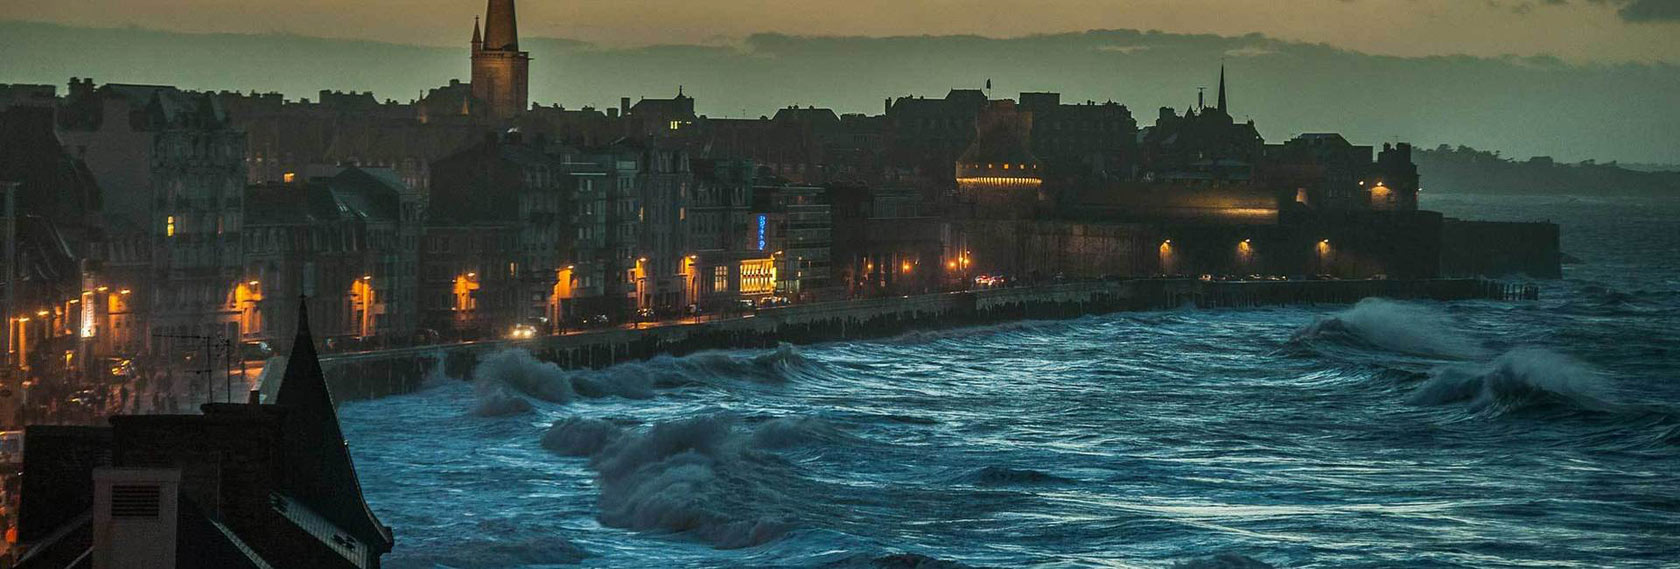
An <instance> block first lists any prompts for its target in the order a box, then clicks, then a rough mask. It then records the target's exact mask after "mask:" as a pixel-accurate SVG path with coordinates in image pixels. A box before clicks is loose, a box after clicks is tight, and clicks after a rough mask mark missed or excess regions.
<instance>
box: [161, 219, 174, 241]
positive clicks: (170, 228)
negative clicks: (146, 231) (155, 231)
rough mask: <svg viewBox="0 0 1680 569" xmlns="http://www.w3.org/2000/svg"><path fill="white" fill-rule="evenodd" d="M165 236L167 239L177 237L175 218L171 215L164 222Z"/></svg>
mask: <svg viewBox="0 0 1680 569" xmlns="http://www.w3.org/2000/svg"><path fill="white" fill-rule="evenodd" d="M163 235H164V236H165V237H174V236H175V216H173V215H171V216H169V217H167V218H164V221H163Z"/></svg>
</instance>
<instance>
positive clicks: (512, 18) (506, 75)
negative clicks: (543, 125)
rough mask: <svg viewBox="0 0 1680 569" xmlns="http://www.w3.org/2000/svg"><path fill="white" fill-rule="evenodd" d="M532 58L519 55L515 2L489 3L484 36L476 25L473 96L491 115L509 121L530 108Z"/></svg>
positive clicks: (495, 1)
mask: <svg viewBox="0 0 1680 569" xmlns="http://www.w3.org/2000/svg"><path fill="white" fill-rule="evenodd" d="M530 69H531V54H530V53H527V52H523V51H519V22H518V17H517V15H516V14H515V13H514V5H513V0H490V4H489V6H487V7H486V8H485V11H484V33H483V35H482V36H481V35H480V34H479V28H478V22H477V21H474V22H473V39H472V93H473V97H474V98H476V99H478V100H479V101H482V102H484V103H485V104H487V105H489V112H490V115H491V116H493V117H495V118H497V119H499V120H507V119H511V118H514V117H515V116H518V115H519V114H520V113H523V112H525V110H526V109H527V108H529V107H530V73H531V71H530Z"/></svg>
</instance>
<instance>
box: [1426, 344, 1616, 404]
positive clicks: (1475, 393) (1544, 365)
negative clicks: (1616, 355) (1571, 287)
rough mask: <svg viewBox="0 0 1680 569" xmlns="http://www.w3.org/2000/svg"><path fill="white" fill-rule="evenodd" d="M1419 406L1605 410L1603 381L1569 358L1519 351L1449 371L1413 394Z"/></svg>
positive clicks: (1439, 373)
mask: <svg viewBox="0 0 1680 569" xmlns="http://www.w3.org/2000/svg"><path fill="white" fill-rule="evenodd" d="M1412 401H1413V402H1414V403H1418V404H1422V405H1444V404H1451V403H1465V404H1467V405H1469V406H1470V407H1471V408H1472V409H1475V410H1478V411H1480V410H1484V409H1492V410H1496V411H1503V410H1511V409H1520V408H1525V407H1530V406H1534V405H1543V404H1546V403H1559V404H1564V405H1569V406H1573V407H1576V408H1580V409H1590V410H1606V409H1608V408H1610V405H1609V404H1608V403H1607V402H1608V401H1609V399H1608V398H1606V397H1605V388H1604V377H1603V375H1602V374H1600V373H1599V372H1598V371H1597V370H1595V369H1593V368H1591V367H1590V366H1588V365H1586V364H1584V363H1581V362H1579V361H1576V360H1575V359H1574V358H1571V357H1569V356H1566V355H1563V354H1559V353H1556V352H1552V351H1549V350H1545V349H1541V348H1518V349H1515V350H1511V351H1509V352H1506V353H1505V354H1503V355H1501V356H1499V357H1498V358H1495V359H1494V360H1493V361H1491V362H1487V363H1485V364H1479V365H1456V366H1447V367H1444V368H1441V369H1440V370H1437V371H1436V372H1435V373H1434V374H1433V376H1432V377H1430V379H1429V381H1427V382H1425V383H1424V384H1423V385H1421V386H1419V387H1418V388H1417V390H1416V391H1414V392H1413V393H1412Z"/></svg>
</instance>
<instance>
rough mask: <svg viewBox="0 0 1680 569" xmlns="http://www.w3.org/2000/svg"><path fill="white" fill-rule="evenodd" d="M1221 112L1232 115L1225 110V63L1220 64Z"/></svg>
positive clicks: (1229, 111)
mask: <svg viewBox="0 0 1680 569" xmlns="http://www.w3.org/2000/svg"><path fill="white" fill-rule="evenodd" d="M1219 112H1221V113H1225V114H1231V110H1230V109H1227V108H1225V64H1223V63H1221V64H1219Z"/></svg>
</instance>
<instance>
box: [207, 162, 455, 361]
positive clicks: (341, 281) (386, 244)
mask: <svg viewBox="0 0 1680 569" xmlns="http://www.w3.org/2000/svg"><path fill="white" fill-rule="evenodd" d="M315 170H316V171H315V172H311V173H310V175H309V176H308V177H307V178H305V177H298V178H295V179H293V181H292V182H290V183H285V182H279V183H268V184H259V185H256V186H252V187H251V188H250V189H249V190H248V192H249V193H248V194H247V197H246V205H247V207H248V208H249V209H250V212H249V213H248V214H247V219H246V229H245V241H244V256H245V263H246V265H245V269H244V271H243V273H242V274H243V278H244V281H243V282H241V283H240V285H239V287H238V288H237V290H236V293H235V294H236V297H237V298H236V302H237V305H238V308H239V323H240V327H241V332H242V333H243V335H244V337H245V338H246V339H248V340H268V341H274V340H278V339H282V338H287V337H290V336H292V335H293V334H294V333H295V331H293V330H292V329H291V328H290V325H291V324H292V319H290V318H288V317H287V316H288V315H290V314H293V313H295V312H297V303H298V299H300V298H304V297H307V298H309V299H310V300H309V304H310V305H311V306H310V308H311V310H312V311H313V312H314V313H315V314H316V319H315V322H316V327H315V328H316V330H317V331H318V332H319V333H320V334H321V335H322V337H323V338H332V339H335V341H334V344H335V347H337V346H336V344H340V343H343V342H340V341H338V339H353V340H355V342H353V343H356V344H364V343H368V342H370V341H385V342H398V343H402V342H406V341H407V340H408V339H409V338H410V337H412V336H413V335H414V333H415V332H416V331H417V330H418V328H419V304H418V301H419V259H418V254H419V250H420V243H419V240H420V235H421V232H422V230H423V228H424V223H425V219H424V216H425V204H424V202H423V199H422V198H421V197H420V196H419V194H418V192H416V191H414V190H413V189H410V188H409V187H408V186H406V185H404V184H403V183H402V182H401V181H399V180H397V176H396V173H395V172H393V171H391V170H388V169H370V168H358V167H354V166H352V167H342V168H340V167H332V168H328V167H319V168H317V169H315Z"/></svg>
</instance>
